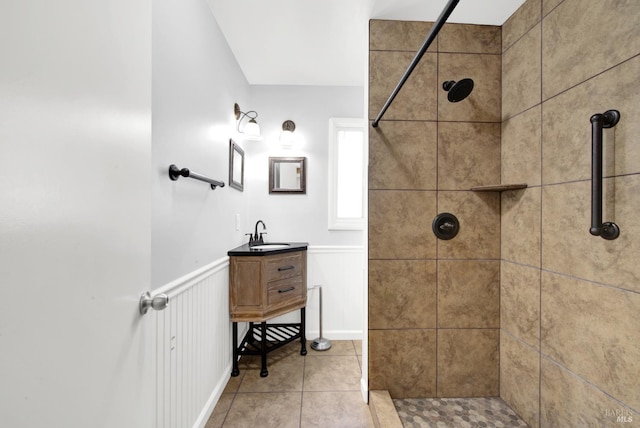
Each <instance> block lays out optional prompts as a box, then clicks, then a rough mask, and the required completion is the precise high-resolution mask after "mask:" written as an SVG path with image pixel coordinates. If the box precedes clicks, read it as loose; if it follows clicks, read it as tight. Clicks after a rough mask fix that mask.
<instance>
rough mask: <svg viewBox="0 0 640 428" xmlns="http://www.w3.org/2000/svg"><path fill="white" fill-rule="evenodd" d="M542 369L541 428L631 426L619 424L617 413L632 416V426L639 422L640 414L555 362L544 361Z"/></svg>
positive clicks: (544, 359)
mask: <svg viewBox="0 0 640 428" xmlns="http://www.w3.org/2000/svg"><path fill="white" fill-rule="evenodd" d="M541 368H542V376H541V390H540V395H541V397H542V401H541V412H540V413H541V414H540V426H542V427H619V426H625V425H632V424H631V423H622V422H619V421H617V417H616V411H617V412H619V414H621V415H632V418H633V424H636V423H637V422H636V421H637V420H638V417H640V415H638V414H637V413H635V412H634V411H633V410H631V409H630V408H629V407H628V406H627V405H625V404H623V403H620V402H618V401H615V400H613V399H611V398H610V397H608V396H607V395H605V394H604V393H603V392H602V391H599V390H598V389H596V388H594V387H593V386H591V385H589V384H588V383H586V382H584V381H583V380H581V379H580V378H578V377H577V376H575V375H574V374H572V373H570V372H569V371H567V370H565V369H563V368H561V367H560V366H558V365H557V364H555V363H553V362H552V361H549V360H547V359H546V358H543V359H542V365H541Z"/></svg>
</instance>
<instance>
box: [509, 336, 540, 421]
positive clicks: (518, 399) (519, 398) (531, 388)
mask: <svg viewBox="0 0 640 428" xmlns="http://www.w3.org/2000/svg"><path fill="white" fill-rule="evenodd" d="M500 398H502V399H503V400H504V401H506V402H507V404H509V406H510V407H511V408H512V409H513V410H515V411H516V413H518V415H520V417H521V418H522V419H523V420H524V421H525V422H526V423H527V424H529V426H530V427H538V426H540V421H539V417H538V410H539V399H540V354H539V353H538V352H537V351H536V350H535V349H531V348H530V347H528V346H526V345H524V344H522V343H521V342H519V341H518V340H516V339H514V338H513V336H511V335H510V334H507V333H505V332H502V333H501V335H500Z"/></svg>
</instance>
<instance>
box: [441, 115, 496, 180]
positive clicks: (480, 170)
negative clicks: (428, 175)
mask: <svg viewBox="0 0 640 428" xmlns="http://www.w3.org/2000/svg"><path fill="white" fill-rule="evenodd" d="M499 182H500V124H498V123H467V122H440V123H438V189H440V190H469V189H470V188H471V187H474V186H485V185H489V184H497V183H499Z"/></svg>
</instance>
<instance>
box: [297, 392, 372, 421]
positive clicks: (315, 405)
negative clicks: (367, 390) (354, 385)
mask: <svg viewBox="0 0 640 428" xmlns="http://www.w3.org/2000/svg"><path fill="white" fill-rule="evenodd" d="M300 420H301V423H300V426H301V427H323V428H324V427H332V428H342V427H344V428H369V427H373V420H372V418H371V413H370V412H369V406H367V404H365V403H364V402H363V401H362V394H361V393H360V391H345V392H305V393H303V394H302V417H301V419H300Z"/></svg>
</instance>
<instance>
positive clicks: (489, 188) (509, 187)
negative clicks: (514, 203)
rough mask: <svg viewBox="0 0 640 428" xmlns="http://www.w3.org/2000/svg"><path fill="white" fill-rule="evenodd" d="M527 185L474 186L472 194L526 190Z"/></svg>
mask: <svg viewBox="0 0 640 428" xmlns="http://www.w3.org/2000/svg"><path fill="white" fill-rule="evenodd" d="M526 188H527V184H524V183H521V184H493V185H491V186H476V187H472V188H471V191H473V192H504V191H507V190H518V189H526Z"/></svg>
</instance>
